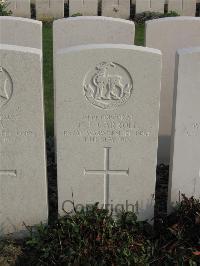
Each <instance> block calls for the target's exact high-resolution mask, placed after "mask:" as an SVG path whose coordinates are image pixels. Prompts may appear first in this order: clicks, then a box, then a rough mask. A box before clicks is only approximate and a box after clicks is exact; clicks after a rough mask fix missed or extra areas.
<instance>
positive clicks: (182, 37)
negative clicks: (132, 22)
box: [146, 17, 200, 164]
mask: <svg viewBox="0 0 200 266" xmlns="http://www.w3.org/2000/svg"><path fill="white" fill-rule="evenodd" d="M199 33H200V18H192V17H174V18H163V19H156V20H152V21H148V22H147V23H146V46H147V47H152V48H156V49H159V50H161V51H162V54H163V73H162V90H161V103H160V105H161V106H160V130H159V148H158V162H159V163H167V164H168V163H169V157H170V137H171V126H172V103H173V94H174V73H175V54H176V51H177V49H180V48H188V47H193V46H198V45H200V34H199Z"/></svg>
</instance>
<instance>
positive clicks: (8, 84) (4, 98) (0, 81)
mask: <svg viewBox="0 0 200 266" xmlns="http://www.w3.org/2000/svg"><path fill="white" fill-rule="evenodd" d="M12 94H13V83H12V79H11V77H10V75H9V73H8V72H7V71H6V70H5V69H4V68H3V67H1V66H0V108H1V107H2V106H4V105H6V104H7V103H8V102H9V100H10V99H11V97H12Z"/></svg>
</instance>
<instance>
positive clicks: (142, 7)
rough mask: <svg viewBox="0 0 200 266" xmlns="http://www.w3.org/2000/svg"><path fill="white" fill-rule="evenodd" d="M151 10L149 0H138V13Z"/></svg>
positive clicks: (136, 10)
mask: <svg viewBox="0 0 200 266" xmlns="http://www.w3.org/2000/svg"><path fill="white" fill-rule="evenodd" d="M149 10H150V1H149V0H142V1H141V0H136V9H135V12H136V14H138V13H142V12H145V11H149Z"/></svg>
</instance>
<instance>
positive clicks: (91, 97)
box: [84, 62, 133, 109]
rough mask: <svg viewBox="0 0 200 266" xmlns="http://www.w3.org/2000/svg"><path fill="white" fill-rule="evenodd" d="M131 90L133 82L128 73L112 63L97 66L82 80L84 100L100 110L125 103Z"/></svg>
mask: <svg viewBox="0 0 200 266" xmlns="http://www.w3.org/2000/svg"><path fill="white" fill-rule="evenodd" d="M132 90H133V81H132V78H131V76H130V74H129V72H128V71H127V70H126V69H125V68H124V67H122V66H121V65H119V64H116V63H112V62H109V63H107V62H102V63H100V64H98V65H97V66H96V67H95V68H94V69H92V70H91V71H89V72H88V73H87V75H86V77H85V80H84V94H85V97H86V99H87V100H88V101H89V102H90V103H91V104H93V105H95V106H98V107H100V108H102V109H114V108H117V107H118V106H120V105H122V104H124V103H126V102H127V101H128V99H129V98H130V96H131V93H132Z"/></svg>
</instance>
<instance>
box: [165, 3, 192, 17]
mask: <svg viewBox="0 0 200 266" xmlns="http://www.w3.org/2000/svg"><path fill="white" fill-rule="evenodd" d="M196 1H197V0H168V11H176V12H177V13H178V14H179V15H181V16H193V17H194V16H195V13H196V3H197V2H196Z"/></svg>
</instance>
